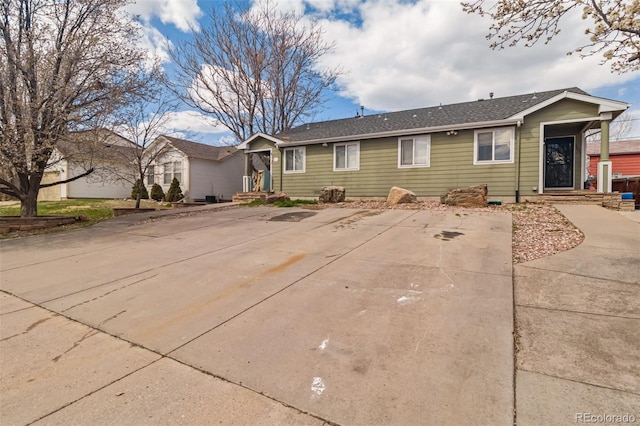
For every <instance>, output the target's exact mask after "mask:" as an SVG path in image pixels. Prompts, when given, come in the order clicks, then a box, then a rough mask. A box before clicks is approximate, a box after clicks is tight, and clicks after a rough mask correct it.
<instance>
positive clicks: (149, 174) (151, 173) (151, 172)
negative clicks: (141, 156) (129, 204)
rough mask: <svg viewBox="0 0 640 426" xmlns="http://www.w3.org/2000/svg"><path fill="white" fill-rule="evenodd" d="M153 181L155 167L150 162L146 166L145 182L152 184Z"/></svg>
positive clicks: (154, 181)
mask: <svg viewBox="0 0 640 426" xmlns="http://www.w3.org/2000/svg"><path fill="white" fill-rule="evenodd" d="M154 183H156V172H155V167H154V166H153V164H151V165H149V167H147V184H148V185H153V184H154Z"/></svg>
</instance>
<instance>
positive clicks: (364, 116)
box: [280, 86, 587, 135]
mask: <svg viewBox="0 0 640 426" xmlns="http://www.w3.org/2000/svg"><path fill="white" fill-rule="evenodd" d="M563 92H574V93H581V94H587V92H585V91H584V90H582V89H580V88H579V87H576V86H574V87H567V88H563V89H555V90H545V91H542V92H538V91H533V92H529V93H522V94H519V95H509V96H502V97H499V98H489V99H484V98H479V99H476V100H472V101H464V102H455V103H450V104H442V103H441V104H439V105H431V106H426V107H419V108H410V109H403V110H397V111H387V112H377V113H374V114H369V115H361V116H355V117H345V118H336V119H333V120H323V121H312V122H309V123H304V124H301V125H299V126H296V127H293V128H292V129H291V130H293V129H299V128H301V127H304V126H311V125H314V124H320V123H322V124H329V123H337V122H340V121H349V120H353V119H356V118H367V117H379V116H382V115H391V114H405V113H410V112H418V111H426V110H429V109H440V108H443V109H444V108H445V107H452V106H460V105H467V104H475V103H476V102H478V101H505V100H508V99H516V98H523V97H527V96H534V95H535V96H537V95H541V96H546V95H548V94H551V93H556V94H560V93H563ZM287 133H288V132H286V131H285V132H282V133H280V134H282V135H286V134H287Z"/></svg>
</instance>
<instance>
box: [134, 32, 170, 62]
mask: <svg viewBox="0 0 640 426" xmlns="http://www.w3.org/2000/svg"><path fill="white" fill-rule="evenodd" d="M140 34H141V36H142V37H141V38H140V40H139V44H140V47H141V48H142V49H144V50H146V51H147V52H148V58H149V62H150V63H152V64H153V63H154V62H155V60H158V61H160V62H161V63H165V62H169V60H170V57H169V51H168V48H169V47H170V46H171V42H170V41H169V40H168V39H167V38H166V37H165V36H164V35H163V34H162V33H161V32H160V31H158V29H157V28H155V27H152V26H151V25H149V24H148V23H142V24H140Z"/></svg>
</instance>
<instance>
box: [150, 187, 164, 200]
mask: <svg viewBox="0 0 640 426" xmlns="http://www.w3.org/2000/svg"><path fill="white" fill-rule="evenodd" d="M151 199H152V200H156V201H162V200H164V191H163V190H162V187H161V186H160V185H158V184H157V183H154V184H153V186H152V187H151Z"/></svg>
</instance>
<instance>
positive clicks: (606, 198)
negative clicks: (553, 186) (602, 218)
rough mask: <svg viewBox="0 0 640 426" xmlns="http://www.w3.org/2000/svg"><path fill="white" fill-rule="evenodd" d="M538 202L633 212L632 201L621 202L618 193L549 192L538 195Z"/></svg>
mask: <svg viewBox="0 0 640 426" xmlns="http://www.w3.org/2000/svg"><path fill="white" fill-rule="evenodd" d="M538 201H541V202H542V201H544V202H547V203H552V204H591V205H597V206H602V207H606V208H609V209H612V210H621V211H634V210H635V201H634V200H633V199H631V200H623V199H622V194H621V193H618V192H606V193H604V192H596V191H590V190H575V191H550V192H545V193H544V194H542V195H539V196H538Z"/></svg>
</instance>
